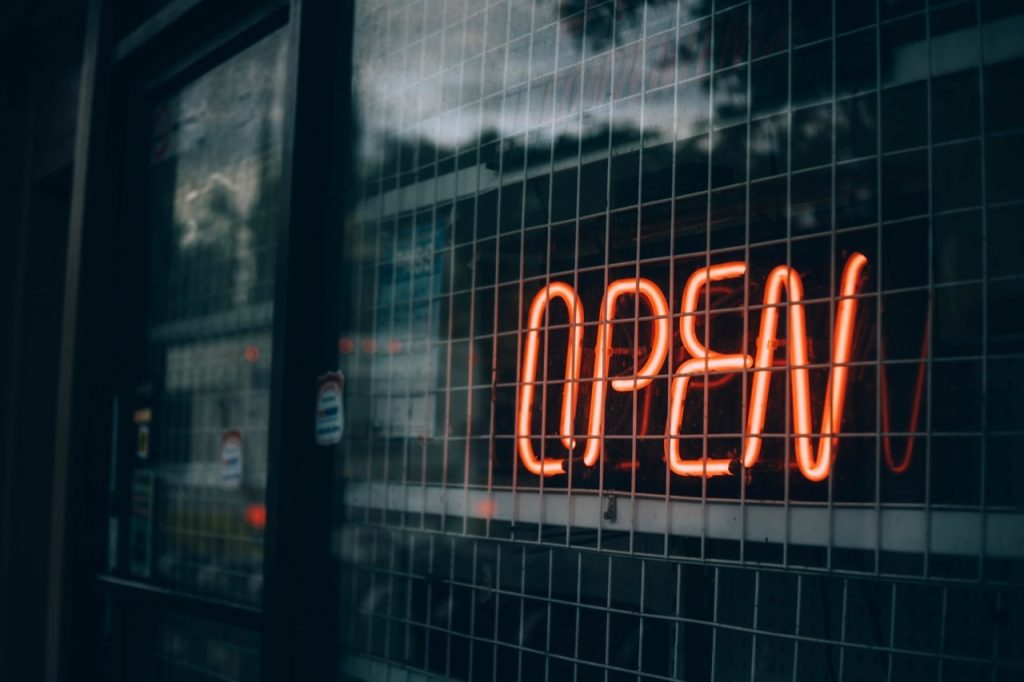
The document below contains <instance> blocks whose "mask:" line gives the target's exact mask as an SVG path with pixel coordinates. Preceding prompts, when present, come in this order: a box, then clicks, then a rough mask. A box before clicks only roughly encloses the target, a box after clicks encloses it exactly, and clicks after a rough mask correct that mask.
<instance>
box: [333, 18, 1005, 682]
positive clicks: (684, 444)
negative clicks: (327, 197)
mask: <svg viewBox="0 0 1024 682" xmlns="http://www.w3.org/2000/svg"><path fill="white" fill-rule="evenodd" d="M876 9H877V12H876ZM1022 22H1024V13H1022V12H1021V11H1020V10H1018V9H1015V8H1009V7H1008V6H1004V5H1003V4H1000V3H995V2H987V1H986V2H980V3H976V2H973V1H969V2H942V3H935V2H932V3H929V4H928V6H927V7H926V6H925V3H924V2H919V3H913V2H910V3H908V2H888V1H882V2H880V3H878V6H877V8H876V6H875V4H873V3H866V4H865V3H857V2H845V1H838V2H833V3H828V2H825V3H822V2H816V1H815V2H805V1H803V0H792V1H791V2H787V1H786V0H751V1H749V2H737V1H735V0H731V1H724V0H718V1H717V2H711V1H710V0H707V1H701V0H695V1H683V2H661V1H658V2H655V1H654V0H648V1H647V2H641V1H638V2H587V3H584V2H560V3H559V2H519V1H516V0H506V1H497V2H488V3H486V4H484V3H472V2H470V3H467V2H463V1H458V0H455V1H448V2H443V3H441V2H437V3H434V2H430V1H429V0H428V1H426V2H423V1H421V2H413V3H405V2H402V3H397V2H360V3H358V4H357V10H356V30H355V74H356V75H355V82H354V84H353V92H354V98H355V112H356V121H357V125H356V129H357V130H358V138H357V140H358V154H357V164H356V174H357V178H358V181H357V186H356V190H355V193H356V195H357V199H356V205H355V209H354V211H353V213H352V215H351V217H350V220H349V222H348V223H347V224H346V226H345V229H346V230H347V233H346V234H347V239H348V242H349V244H348V248H347V254H349V256H348V257H349V262H348V263H347V266H348V267H347V272H348V273H349V278H348V286H349V288H350V291H351V300H352V306H351V307H352V315H351V318H350V319H348V320H346V327H347V328H348V329H350V330H351V333H348V334H346V335H344V336H343V337H342V338H340V339H339V357H340V362H341V367H342V370H343V373H344V377H345V388H344V403H345V436H344V443H343V453H342V457H341V460H340V465H339V479H340V480H339V487H338V490H339V491H341V499H340V500H339V517H340V518H341V519H342V520H341V522H340V528H339V531H340V538H341V540H340V543H339V551H340V559H341V563H342V566H341V592H342V595H341V596H342V603H343V607H342V609H341V630H342V642H341V646H342V651H341V667H342V670H343V672H344V675H345V676H348V677H352V678H354V679H382V678H383V677H384V676H385V675H386V674H388V671H393V670H396V669H404V668H409V669H413V670H416V671H425V672H426V673H429V674H432V675H436V676H438V677H441V678H454V679H492V678H493V679H551V680H555V679H559V680H560V679H573V676H574V675H575V679H608V680H613V679H637V675H643V676H644V678H643V679H680V678H681V679H716V680H733V679H740V678H750V679H758V680H761V679H766V680H767V679H786V680H789V679H836V678H840V677H843V678H844V679H886V678H891V679H934V678H938V677H940V676H941V678H942V679H971V678H974V677H976V676H989V675H998V674H1000V673H1001V672H1002V671H1004V670H1006V671H1008V670H1011V669H1013V670H1016V668H1015V667H1014V666H1016V665H1018V664H1019V661H1017V660H1016V653H1015V652H1014V647H1013V644H1012V642H1014V641H1015V638H1019V637H1020V635H1021V622H1020V617H1019V614H1020V608H1019V606H1020V605H1019V604H1014V603H1013V601H1012V600H1014V599H1016V598H1015V597H1012V592H1010V591H1008V590H1007V589H1006V582H1007V581H1008V580H1009V578H1010V576H1012V575H1013V572H1014V571H1016V570H1019V566H1020V563H1019V562H1020V560H1021V559H1022V558H1024V555H1022V553H1021V549H1020V547H1021V545H1020V543H1019V539H1020V536H1019V530H1020V528H1021V517H1020V500H1021V498H1020V495H1019V493H1018V492H1016V488H1017V486H1018V484H1020V483H1021V482H1022V480H1021V476H1022V471H1024V469H1022V468H1021V466H1020V465H1019V464H1017V463H1015V462H1016V460H1017V458H1016V457H1015V453H1016V451H1017V449H1019V446H1020V444H1021V437H1022V432H1021V431H1020V424H1021V423H1022V420H1021V417H1022V412H1024V405H1022V403H1021V400H1020V398H1019V397H1018V395H1017V392H1016V391H1015V389H1014V386H1016V385H1018V384H1019V383H1020V382H1021V381H1024V374H1022V368H1024V364H1022V363H1021V360H1020V354H1021V350H1022V347H1024V346H1022V344H1021V332H1022V330H1021V328H1020V325H1019V324H1018V323H1017V322H1015V321H1014V316H1013V313H1012V312H1011V311H1012V310H1013V309H1014V308H1015V307H1017V306H1019V305H1020V304H1021V302H1022V301H1024V298H1022V296H1024V289H1022V286H1024V269H1022V267H1021V266H1020V264H1019V262H1017V261H1019V258H1017V257H1016V256H1013V257H1011V256H1009V255H1007V254H1009V253H1014V254H1017V253H1019V252H1020V248H1021V246H1022V242H1021V238H1020V237H1019V236H1018V235H1019V230H1018V229H1017V225H1018V223H1019V222H1020V220H1019V219H1020V218H1021V217H1022V207H1024V192H1022V191H1021V189H1020V186H1019V183H1018V182H1016V181H1015V180H1013V179H1014V178H1017V177H1019V175H1020V172H1021V170H1022V169H1021V161H1020V159H1021V158H1024V156H1022V155H1021V154H1020V153H1018V152H1019V151H1020V150H1021V144H1022V142H1024V129H1022V127H1021V126H1022V119H1021V116H1020V111H1021V106H1022V99H1021V94H1020V93H1021V89H1020V85H1021V77H1020V75H1019V74H1020V73H1022V72H1024V71H1022V70H1021V68H1022V67H1024V61H1022V59H1024V50H1022V49H1021V48H1020V41H1019V40H1017V39H1016V36H1019V30H1020V26H1021V25H1022ZM339 229H341V228H340V227H339ZM997 613H1003V614H1005V616H1006V617H1005V619H1003V620H999V619H998V618H995V616H994V614H997Z"/></svg>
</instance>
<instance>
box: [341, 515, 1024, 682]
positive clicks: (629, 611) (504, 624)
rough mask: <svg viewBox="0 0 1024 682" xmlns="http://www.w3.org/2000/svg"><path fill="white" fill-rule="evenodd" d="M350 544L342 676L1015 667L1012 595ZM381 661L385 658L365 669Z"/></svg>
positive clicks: (725, 674)
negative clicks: (402, 670)
mask: <svg viewBox="0 0 1024 682" xmlns="http://www.w3.org/2000/svg"><path fill="white" fill-rule="evenodd" d="M345 540H346V544H347V546H348V547H349V550H348V552H347V556H346V563H345V564H344V565H343V567H342V568H343V572H342V576H343V582H342V599H343V603H344V604H345V605H347V606H348V607H349V609H350V610H349V611H347V616H346V619H345V620H344V622H343V631H342V644H343V646H344V647H345V649H346V651H345V653H343V657H342V664H341V673H342V675H343V676H346V675H351V676H353V677H360V676H361V675H362V676H367V672H368V671H373V670H393V669H395V668H394V666H397V667H398V668H402V667H407V668H409V669H410V670H423V671H426V672H427V673H428V674H430V675H432V676H438V677H442V678H449V679H495V680H508V679H549V680H555V679H558V680H562V679H587V680H589V679H602V678H604V679H609V680H617V679H631V680H636V679H644V680H660V679H694V680H698V679H716V680H718V679H722V680H737V679H747V678H749V679H751V680H790V679H792V680H798V679H799V680H834V679H842V680H900V679H936V680H939V679H943V680H959V679H972V680H973V679H1019V678H1020V676H1021V675H1022V674H1024V669H1022V668H1021V663H1022V661H1021V660H1020V654H1019V652H1018V651H1017V650H1016V647H1015V646H1014V642H1015V641H1017V640H1019V638H1020V635H1021V631H1022V621H1021V618H1020V614H1019V607H1020V594H1019V591H1015V590H1013V589H1001V588H997V587H991V586H979V585H955V584H948V583H939V582H907V581H878V580H873V579H858V578H853V577H849V576H841V575H827V574H822V575H808V574H804V573H800V572H786V571H777V570H764V569H754V568H749V567H732V568H730V567H726V566H712V565H701V564H699V563H691V562H668V561H663V560H657V559H644V558H641V557H630V556H614V555H608V554H604V553H600V552H594V551H592V550H582V551H579V550H573V549H570V548H552V547H545V546H538V545H535V544H526V545H522V544H519V543H513V542H496V541H493V540H486V539H474V538H455V537H452V536H450V535H445V534H440V533H424V532H420V531H408V530H404V529H403V530H396V529H388V528H381V527H367V526H361V525H356V526H351V527H349V528H347V529H346V538H345ZM993 613H1000V614H1003V616H1004V617H1005V620H1003V621H1000V622H997V621H994V620H993V619H992V614H993ZM376 661H381V662H388V663H389V664H390V665H389V666H388V667H379V668H374V663H375V662H376ZM409 679H418V678H417V677H416V676H415V675H411V676H410V678H409Z"/></svg>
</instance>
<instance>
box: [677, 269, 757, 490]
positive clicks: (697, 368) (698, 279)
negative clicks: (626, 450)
mask: <svg viewBox="0 0 1024 682" xmlns="http://www.w3.org/2000/svg"><path fill="white" fill-rule="evenodd" d="M746 271H747V264H746V263H743V262H732V263H722V264H720V265H712V266H710V267H707V268H701V269H699V270H697V271H695V272H694V273H693V274H692V275H690V278H689V279H688V280H687V281H686V287H685V288H684V289H683V304H682V317H681V318H680V319H679V336H680V338H682V340H683V346H685V347H686V350H687V351H688V352H689V353H690V355H692V356H693V357H692V358H691V359H689V360H686V361H685V362H683V363H682V364H681V365H680V366H679V369H678V370H676V373H675V376H673V378H672V386H671V402H670V404H669V416H668V424H667V425H666V427H665V459H666V460H667V461H668V466H669V468H670V469H671V470H672V473H675V474H678V475H680V476H707V477H710V476H724V475H726V474H729V473H731V471H730V467H731V466H732V460H729V459H708V458H701V459H691V460H684V459H683V458H682V454H681V453H680V448H679V438H678V436H679V431H680V430H681V429H682V424H683V411H684V409H685V407H686V393H687V390H688V389H689V385H690V377H691V376H693V375H695V374H708V375H710V374H713V373H722V372H739V371H742V370H743V369H746V368H749V367H750V366H751V365H752V363H753V359H752V358H751V357H750V356H749V355H747V354H746V353H719V352H718V351H714V350H710V349H708V348H705V347H704V344H702V343H701V342H700V340H699V339H698V338H697V333H696V321H697V315H696V313H697V305H698V304H699V302H700V292H701V290H702V289H703V288H704V287H705V286H707V284H708V283H709V282H717V281H720V280H723V279H732V278H735V277H742V276H743V275H744V273H746ZM708 334H709V336H710V329H709V332H708Z"/></svg>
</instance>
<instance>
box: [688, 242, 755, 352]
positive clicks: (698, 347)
mask: <svg viewBox="0 0 1024 682" xmlns="http://www.w3.org/2000/svg"><path fill="white" fill-rule="evenodd" d="M746 271H747V264H746V263H744V262H743V261H734V262H732V263H721V264H719V265H712V266H710V267H707V268H701V269H699V270H696V271H694V273H693V274H692V275H690V278H689V279H688V280H686V287H684V289H683V309H682V313H683V315H682V317H680V318H679V338H681V339H682V340H683V346H684V347H685V348H686V350H687V352H689V354H690V355H692V356H693V357H695V358H703V357H715V356H718V355H721V353H718V352H717V351H713V350H711V351H709V350H708V349H706V348H704V344H702V343H701V342H700V340H699V339H698V338H697V331H696V330H697V314H696V313H697V306H698V305H699V304H700V293H701V291H702V290H703V289H704V287H705V286H707V284H708V282H720V281H722V280H723V279H735V278H736V277H742V276H743V275H744V273H746Z"/></svg>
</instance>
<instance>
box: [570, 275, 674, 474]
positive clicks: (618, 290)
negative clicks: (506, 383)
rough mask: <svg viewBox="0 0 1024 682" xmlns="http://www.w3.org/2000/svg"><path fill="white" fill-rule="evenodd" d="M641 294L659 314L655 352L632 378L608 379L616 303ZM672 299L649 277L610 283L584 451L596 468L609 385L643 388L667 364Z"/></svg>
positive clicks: (603, 309) (603, 306)
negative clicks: (667, 297)
mask: <svg viewBox="0 0 1024 682" xmlns="http://www.w3.org/2000/svg"><path fill="white" fill-rule="evenodd" d="M628 294H639V295H640V296H642V297H643V298H644V299H645V300H646V301H647V304H648V305H649V306H650V307H651V311H652V312H653V313H654V315H655V319H654V322H653V326H654V330H653V334H652V338H651V354H650V356H649V357H648V358H647V362H645V363H644V366H643V367H641V368H640V370H639V371H638V372H637V373H636V376H634V377H630V378H621V377H620V378H618V379H612V380H611V381H610V382H609V381H608V364H609V360H610V358H611V351H612V325H613V324H614V323H615V320H614V318H615V304H616V303H617V302H618V300H619V297H621V296H625V295H628ZM668 316H669V309H668V302H667V301H666V300H665V294H663V293H662V291H661V289H660V288H659V287H658V285H657V284H655V283H654V282H652V281H651V280H649V279H643V278H642V277H637V278H635V279H619V280H615V281H614V282H612V283H611V284H609V285H608V289H607V290H606V291H605V294H604V300H603V301H602V302H601V320H600V325H599V326H598V328H597V348H596V350H595V352H594V386H593V389H592V390H591V394H590V418H589V420H588V423H587V447H586V448H585V449H584V451H583V463H584V464H585V465H586V466H588V467H592V466H594V465H595V464H596V463H597V460H598V459H599V458H600V456H601V445H602V443H603V441H604V406H605V398H606V397H607V392H608V384H609V383H611V385H612V388H613V389H614V390H616V391H619V392H626V391H639V390H640V389H641V388H644V387H645V386H647V385H648V384H650V383H651V382H652V381H653V380H654V377H655V376H657V374H658V372H660V371H661V368H662V366H663V365H664V364H665V358H667V357H668V346H669V343H670V339H671V331H670V330H671V325H670V324H669V319H668Z"/></svg>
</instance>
